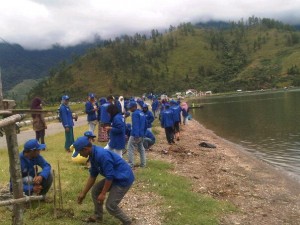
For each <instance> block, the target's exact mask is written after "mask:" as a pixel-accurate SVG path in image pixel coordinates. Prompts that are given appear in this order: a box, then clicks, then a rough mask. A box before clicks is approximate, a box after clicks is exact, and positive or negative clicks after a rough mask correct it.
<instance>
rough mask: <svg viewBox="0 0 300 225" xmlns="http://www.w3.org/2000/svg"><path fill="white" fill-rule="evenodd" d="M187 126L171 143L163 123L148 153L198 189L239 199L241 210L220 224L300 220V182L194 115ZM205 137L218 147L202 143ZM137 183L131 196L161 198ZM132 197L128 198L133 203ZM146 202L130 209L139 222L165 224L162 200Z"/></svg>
mask: <svg viewBox="0 0 300 225" xmlns="http://www.w3.org/2000/svg"><path fill="white" fill-rule="evenodd" d="M159 129H161V128H159ZM181 129H182V132H181V138H180V141H176V144H175V145H172V146H170V145H167V142H166V139H165V136H164V130H163V129H161V130H160V134H159V135H158V137H157V139H158V142H157V143H156V144H155V146H153V147H152V151H150V152H148V158H152V159H159V160H165V161H168V162H172V164H174V165H175V170H174V171H173V172H174V173H176V174H179V175H182V176H184V177H187V178H189V179H190V180H192V182H193V191H195V192H198V193H202V194H206V195H209V196H211V197H213V198H215V199H219V200H225V201H229V202H231V203H232V204H233V205H235V207H236V208H237V210H236V211H235V212H232V213H229V214H225V215H223V216H222V217H221V218H220V224H228V225H229V224H230V225H232V224H245V225H247V224H253V225H261V224H268V225H276V224H278V225H279V224H280V225H282V224H300V184H299V182H297V181H296V180H293V178H292V177H289V176H288V175H287V174H285V173H284V172H283V171H280V170H278V169H276V168H274V167H273V166H271V165H268V164H267V163H265V162H263V161H261V160H259V159H257V158H255V157H254V156H253V155H251V154H250V153H248V152H246V151H244V150H243V149H242V148H241V147H239V146H237V145H235V144H233V143H230V142H228V141H226V140H224V139H222V138H220V137H218V136H216V135H215V134H214V133H213V132H211V131H209V130H207V129H205V128H204V127H203V126H202V125H201V124H199V123H198V122H196V121H194V120H192V121H189V123H188V124H187V125H185V126H182V128H181ZM202 141H206V142H209V143H212V144H214V145H216V148H214V149H213V148H205V147H200V146H199V143H200V142H202ZM137 188H138V187H135V188H133V190H132V191H130V193H129V195H128V198H130V197H132V196H133V197H134V198H137V199H138V200H139V201H138V202H140V204H142V205H143V199H144V200H145V201H146V200H147V199H148V197H150V198H157V199H158V200H159V198H158V197H155V196H141V195H139V194H137V193H136V192H135V190H136V189H137ZM128 198H126V199H125V200H124V203H123V204H127V203H128ZM125 208H127V207H125ZM130 208H131V207H130ZM142 208H143V207H137V209H135V208H131V212H129V214H131V215H132V216H135V217H138V218H137V219H138V220H137V221H138V222H137V224H144V225H145V224H162V223H161V218H159V216H158V214H159V211H160V210H159V209H158V208H157V206H155V205H153V206H149V205H148V206H146V204H145V210H142V213H141V209H142ZM152 210H153V211H152ZM143 211H144V213H143ZM149 212H151V213H149ZM143 214H144V215H143ZM157 216H158V217H157ZM195 224H197V222H196V221H195Z"/></svg>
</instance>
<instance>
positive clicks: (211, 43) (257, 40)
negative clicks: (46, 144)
mask: <svg viewBox="0 0 300 225" xmlns="http://www.w3.org/2000/svg"><path fill="white" fill-rule="evenodd" d="M299 56H300V33H299V32H298V31H295V30H294V29H293V28H292V27H291V26H289V25H285V24H283V23H281V22H278V21H275V20H272V19H259V18H256V17H251V18H249V19H248V20H247V21H245V22H244V21H239V22H237V23H234V22H232V23H230V24H229V25H228V26H227V27H225V28H213V27H211V28H209V27H205V28H202V27H199V26H194V25H192V24H190V23H187V24H181V25H180V26H178V27H172V26H170V28H169V30H168V31H166V32H165V33H164V34H161V33H159V32H158V31H157V30H152V32H151V37H146V36H145V35H140V34H136V35H134V36H127V35H124V36H122V37H119V38H116V39H115V40H114V41H111V40H108V41H106V42H105V43H104V46H103V47H98V48H94V49H91V50H90V51H89V52H88V53H87V54H86V55H84V56H83V57H80V58H77V59H76V60H75V61H74V63H73V64H71V65H61V66H60V68H58V69H57V70H55V71H54V70H53V71H52V73H51V74H50V77H49V79H47V80H44V81H43V82H42V83H40V84H39V85H38V86H37V87H36V88H34V89H33V90H32V91H31V93H30V95H29V97H32V96H35V95H39V96H42V97H44V98H45V99H46V100H47V101H49V102H57V101H58V99H59V98H60V96H61V95H62V94H65V93H67V94H69V95H70V96H71V97H72V98H73V99H80V98H83V97H85V96H86V94H87V93H88V92H94V93H96V95H97V96H102V95H104V96H106V95H108V94H120V95H121V94H122V95H134V94H141V93H145V92H155V93H162V92H167V93H171V92H174V91H181V90H185V89H187V88H195V89H198V90H202V91H206V90H212V91H213V92H225V91H234V90H237V89H243V90H256V89H266V88H276V87H278V88H280V87H284V86H291V85H294V86H299V85H300V70H299V68H300V60H299Z"/></svg>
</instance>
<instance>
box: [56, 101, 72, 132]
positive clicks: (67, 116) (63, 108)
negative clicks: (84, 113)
mask: <svg viewBox="0 0 300 225" xmlns="http://www.w3.org/2000/svg"><path fill="white" fill-rule="evenodd" d="M59 117H60V119H61V123H62V125H63V126H64V128H66V127H73V126H74V122H73V117H72V111H71V109H70V107H69V106H68V105H65V104H61V105H60V107H59Z"/></svg>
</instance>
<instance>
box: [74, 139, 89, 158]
mask: <svg viewBox="0 0 300 225" xmlns="http://www.w3.org/2000/svg"><path fill="white" fill-rule="evenodd" d="M89 143H90V141H89V139H88V137H86V136H82V137H79V138H77V140H76V141H75V142H74V143H73V146H74V148H75V151H74V154H73V155H72V157H76V156H77V155H78V154H79V152H80V151H81V150H82V149H83V148H84V147H86V146H87V145H88V144H89Z"/></svg>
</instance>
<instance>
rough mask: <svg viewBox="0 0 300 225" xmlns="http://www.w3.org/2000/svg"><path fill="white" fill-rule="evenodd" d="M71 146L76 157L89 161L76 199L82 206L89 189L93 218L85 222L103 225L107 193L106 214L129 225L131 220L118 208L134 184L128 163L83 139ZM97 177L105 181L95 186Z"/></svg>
mask: <svg viewBox="0 0 300 225" xmlns="http://www.w3.org/2000/svg"><path fill="white" fill-rule="evenodd" d="M73 146H74V148H75V154H80V155H81V156H83V157H89V158H90V162H91V168H90V170H89V172H90V176H89V178H88V180H87V182H86V185H85V187H84V188H83V190H82V191H81V192H80V194H79V195H78V198H77V202H78V204H82V201H83V200H84V199H85V197H86V194H87V193H88V192H89V190H90V189H91V188H92V191H91V192H92V199H93V202H94V215H92V216H90V217H88V218H86V219H85V220H84V221H85V222H102V221H103V203H104V200H105V199H106V194H107V192H109V195H108V197H107V199H106V203H105V206H106V209H107V211H108V212H109V213H110V214H111V215H112V216H114V217H116V218H117V219H119V220H120V221H121V222H122V224H123V225H130V224H132V221H131V219H130V218H129V217H128V216H127V215H126V214H125V213H124V212H123V211H122V209H121V208H120V207H119V206H118V205H119V203H120V202H121V201H122V199H123V198H124V196H125V194H126V193H127V191H128V190H129V189H130V187H131V186H132V184H133V182H134V175H133V172H132V170H131V168H130V166H129V165H128V164H127V162H126V161H124V160H123V159H122V158H121V157H120V156H119V155H118V154H116V153H114V152H112V151H109V150H106V149H104V148H102V147H100V146H96V145H92V143H91V142H90V141H89V140H88V138H87V137H85V136H83V137H79V138H78V139H77V140H76V141H75V142H74V144H73ZM75 156H76V155H75ZM99 174H100V175H102V176H103V177H104V179H102V180H100V181H99V182H97V183H96V178H97V176H98V175H99Z"/></svg>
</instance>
